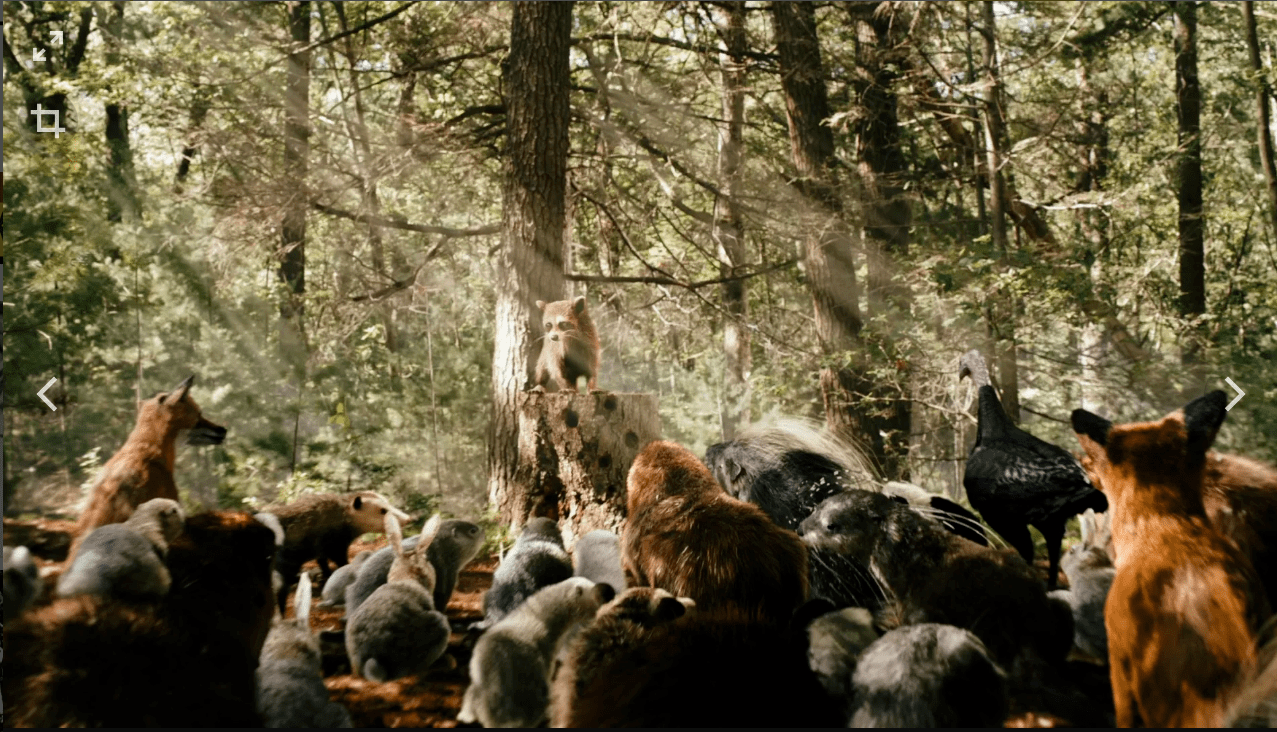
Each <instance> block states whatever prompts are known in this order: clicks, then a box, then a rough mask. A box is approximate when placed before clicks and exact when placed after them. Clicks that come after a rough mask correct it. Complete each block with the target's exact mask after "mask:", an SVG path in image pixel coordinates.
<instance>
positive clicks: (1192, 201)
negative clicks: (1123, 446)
mask: <svg viewBox="0 0 1277 732" xmlns="http://www.w3.org/2000/svg"><path fill="white" fill-rule="evenodd" d="M1174 13H1175V113H1176V114H1175V116H1176V121H1177V122H1178V136H1177V139H1178V149H1177V152H1178V157H1179V161H1178V163H1179V164H1178V165H1177V166H1176V176H1175V177H1176V184H1177V186H1178V188H1179V293H1180V295H1179V297H1180V300H1179V307H1180V314H1181V315H1182V316H1183V317H1184V319H1185V320H1186V321H1189V325H1188V330H1187V331H1186V332H1185V334H1184V344H1183V348H1182V350H1181V352H1180V362H1181V363H1182V364H1183V365H1184V366H1186V367H1188V370H1189V374H1188V376H1189V381H1188V383H1186V390H1187V391H1189V392H1196V391H1198V390H1199V389H1198V386H1199V385H1200V384H1201V383H1202V382H1204V380H1205V374H1203V373H1202V372H1201V368H1200V366H1199V362H1200V360H1201V351H1202V345H1203V344H1202V343H1201V340H1200V325H1199V324H1198V323H1197V322H1196V321H1197V319H1198V318H1199V317H1200V316H1202V315H1204V314H1205V313H1206V252H1205V241H1204V240H1205V231H1204V228H1203V222H1202V138H1201V127H1202V124H1201V116H1202V91H1201V87H1200V86H1199V85H1198V83H1197V4H1196V3H1193V2H1177V3H1175V4H1174Z"/></svg>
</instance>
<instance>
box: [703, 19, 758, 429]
mask: <svg viewBox="0 0 1277 732" xmlns="http://www.w3.org/2000/svg"><path fill="white" fill-rule="evenodd" d="M724 12H725V14H726V16H727V17H726V21H727V23H726V27H725V28H724V32H723V39H724V41H725V43H726V46H727V54H726V55H725V56H724V57H723V59H722V66H723V123H722V124H721V125H720V126H719V134H718V180H719V186H720V187H721V190H722V195H720V196H718V198H717V199H716V200H715V201H714V225H713V229H712V231H711V234H710V235H711V236H712V237H713V239H714V241H715V242H716V243H717V244H718V258H719V270H720V273H721V275H722V276H723V277H734V276H736V275H738V274H740V272H741V271H743V269H744V266H745V264H746V256H747V255H746V251H745V235H744V216H743V214H742V213H741V205H740V199H739V195H740V192H741V154H742V152H743V149H744V140H745V72H746V63H747V61H746V57H745V54H746V52H747V51H748V50H749V47H748V39H747V38H746V36H745V3H743V2H733V3H727V4H726V5H725V6H724ZM721 293H722V298H723V309H724V310H726V311H727V314H726V315H725V316H724V318H723V360H724V369H723V403H722V409H721V415H720V422H721V424H722V428H723V439H724V440H732V439H735V437H736V432H737V430H739V429H740V428H741V427H742V426H744V425H746V424H749V421H750V387H749V373H750V370H751V368H752V356H751V354H750V334H749V328H748V327H747V324H748V320H749V293H748V291H747V289H746V282H745V280H743V279H742V280H733V281H731V282H725V283H723V285H722V288H721Z"/></svg>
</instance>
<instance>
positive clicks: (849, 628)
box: [807, 607, 878, 716]
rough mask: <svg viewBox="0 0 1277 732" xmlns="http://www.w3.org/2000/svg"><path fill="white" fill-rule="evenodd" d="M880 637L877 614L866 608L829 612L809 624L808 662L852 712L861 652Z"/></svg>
mask: <svg viewBox="0 0 1277 732" xmlns="http://www.w3.org/2000/svg"><path fill="white" fill-rule="evenodd" d="M876 640H878V632H877V631H876V630H874V623H873V615H872V614H871V613H870V612H869V611H868V610H866V609H865V608H863V607H848V608H843V609H842V610H835V611H833V612H830V613H825V614H824V615H821V616H820V617H818V618H816V619H815V620H814V621H812V623H811V624H810V625H808V626H807V662H808V664H809V665H810V666H811V670H812V672H813V673H815V674H816V678H818V679H820V683H821V685H822V686H824V687H825V691H826V692H827V693H828V694H829V696H830V698H831V699H836V700H838V701H839V702H841V703H842V704H843V705H844V707H845V708H846V710H847V715H848V716H850V715H851V712H852V709H853V707H852V701H853V699H854V694H853V692H852V687H851V675H852V673H854V672H855V670H856V658H857V657H858V656H859V655H860V652H861V651H863V650H865V649H866V648H868V647H869V644H870V643H873V642H874V641H876Z"/></svg>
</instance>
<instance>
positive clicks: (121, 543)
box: [58, 498, 186, 598]
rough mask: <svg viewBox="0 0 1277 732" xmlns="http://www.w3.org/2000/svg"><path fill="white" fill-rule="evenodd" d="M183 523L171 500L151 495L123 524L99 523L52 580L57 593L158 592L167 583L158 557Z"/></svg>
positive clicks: (164, 554) (165, 589)
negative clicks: (60, 573)
mask: <svg viewBox="0 0 1277 732" xmlns="http://www.w3.org/2000/svg"><path fill="white" fill-rule="evenodd" d="M185 522H186V517H185V515H184V514H183V513H182V507H181V506H179V505H178V503H177V501H172V500H169V499H167V498H152V499H151V500H149V501H147V502H146V503H143V504H142V505H140V506H138V507H137V510H136V511H134V512H133V515H132V516H130V517H129V519H128V520H127V521H125V522H124V523H122V524H108V525H106V526H99V527H98V528H96V529H94V530H93V531H92V533H90V534H89V535H88V536H87V537H86V538H85V539H84V541H83V542H82V543H81V544H80V551H79V552H77V553H76V555H75V559H74V560H73V561H72V563H71V566H70V568H69V569H67V571H66V572H64V573H63V574H62V576H61V577H60V578H59V579H58V595H60V596H62V597H72V596H74V595H104V596H107V597H136V598H146V597H162V596H163V595H165V594H166V593H167V592H168V591H169V583H170V582H171V577H170V575H169V570H168V567H166V566H165V565H164V560H165V558H166V557H167V556H168V548H169V544H170V543H171V542H172V541H173V540H174V539H176V538H177V537H178V535H180V534H181V533H182V527H183V525H184V524H185Z"/></svg>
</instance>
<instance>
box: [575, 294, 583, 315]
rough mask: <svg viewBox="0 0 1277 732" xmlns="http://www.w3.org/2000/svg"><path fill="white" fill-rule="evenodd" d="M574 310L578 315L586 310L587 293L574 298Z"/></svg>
mask: <svg viewBox="0 0 1277 732" xmlns="http://www.w3.org/2000/svg"><path fill="white" fill-rule="evenodd" d="M572 311H573V312H574V313H576V314H577V315H580V314H581V313H583V312H585V295H580V296H578V297H577V298H575V299H573V300H572Z"/></svg>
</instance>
